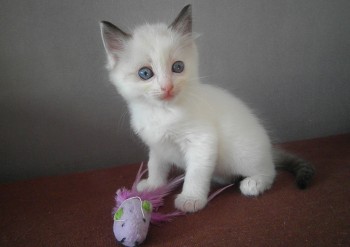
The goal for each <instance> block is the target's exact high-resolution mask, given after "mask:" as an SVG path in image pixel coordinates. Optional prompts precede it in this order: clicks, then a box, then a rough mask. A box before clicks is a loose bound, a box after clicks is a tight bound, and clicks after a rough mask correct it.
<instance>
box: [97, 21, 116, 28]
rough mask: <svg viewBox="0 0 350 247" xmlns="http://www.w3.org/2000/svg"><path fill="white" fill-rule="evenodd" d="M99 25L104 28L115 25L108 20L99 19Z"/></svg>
mask: <svg viewBox="0 0 350 247" xmlns="http://www.w3.org/2000/svg"><path fill="white" fill-rule="evenodd" d="M100 26H101V27H106V28H115V26H114V25H113V24H112V23H110V22H109V21H100Z"/></svg>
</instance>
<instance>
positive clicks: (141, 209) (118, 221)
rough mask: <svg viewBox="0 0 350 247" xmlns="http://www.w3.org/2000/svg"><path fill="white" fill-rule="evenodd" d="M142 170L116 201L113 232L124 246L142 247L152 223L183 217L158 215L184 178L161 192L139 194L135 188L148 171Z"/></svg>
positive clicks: (177, 212) (161, 189) (175, 214)
mask: <svg viewBox="0 0 350 247" xmlns="http://www.w3.org/2000/svg"><path fill="white" fill-rule="evenodd" d="M142 166H143V165H142V164H141V166H140V169H139V171H138V173H137V175H136V179H135V182H134V184H133V185H132V188H131V190H128V189H126V188H122V189H119V190H118V191H117V193H116V197H115V200H116V207H115V208H114V210H113V215H114V216H113V218H114V224H113V232H114V236H115V238H116V240H117V241H118V242H119V243H121V244H123V245H124V246H138V245H140V244H141V243H142V242H143V241H144V240H145V239H146V236H147V233H148V228H149V225H150V223H152V224H160V223H161V222H166V221H170V220H171V219H172V217H174V216H179V215H183V214H184V213H183V212H180V211H174V212H172V213H168V214H162V213H159V212H157V211H158V209H159V207H161V206H162V205H163V204H164V197H165V196H167V195H168V194H169V193H170V192H171V191H172V190H173V189H175V188H176V186H177V185H179V184H180V183H181V182H182V181H183V179H184V176H183V175H181V176H178V177H176V178H174V179H172V180H171V181H170V182H169V183H168V184H166V185H164V186H162V187H160V188H157V189H154V190H145V191H143V192H138V191H137V189H136V186H137V184H138V183H139V182H140V180H141V177H142V176H143V174H144V173H145V172H146V171H147V169H146V170H144V171H142Z"/></svg>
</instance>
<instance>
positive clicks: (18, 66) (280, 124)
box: [0, 0, 350, 181]
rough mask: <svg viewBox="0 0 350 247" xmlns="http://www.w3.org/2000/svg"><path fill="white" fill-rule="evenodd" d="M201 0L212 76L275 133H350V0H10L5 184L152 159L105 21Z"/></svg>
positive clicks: (202, 44) (198, 8) (0, 92)
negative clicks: (129, 106)
mask: <svg viewBox="0 0 350 247" xmlns="http://www.w3.org/2000/svg"><path fill="white" fill-rule="evenodd" d="M187 3H192V4H193V14H194V30H195V31H196V32H198V33H201V34H202V36H201V37H200V38H199V40H198V46H199V52H200V59H201V62H200V71H201V76H203V81H204V82H207V83H213V84H217V85H220V86H222V87H225V88H227V89H228V90H230V91H232V92H234V93H235V94H236V95H238V96H239V97H241V98H242V99H243V100H245V101H246V102H247V103H248V104H249V105H250V106H251V107H252V108H254V109H255V111H256V112H257V113H258V115H259V116H260V117H261V118H262V119H263V120H264V122H265V123H266V126H267V127H268V128H269V129H270V130H271V133H272V136H273V137H274V139H275V140H277V141H287V140H295V139H304V138H311V137H317V136H326V135H333V134H337V133H344V132H349V131H350V114H349V110H350V97H349V96H350V44H349V40H350V31H349V26H350V21H349V18H350V17H349V12H350V1H348V0H344V1H340V0H334V1H333V0H328V1H321V0H309V1H302V0H299V1H295V0H284V1H278V0H275V1H272V0H266V1H264V0H261V1H260V0H256V1H246V0H240V1H229V0H227V1H210V0H206V1H204V0H202V1H199V0H198V1H174V0H166V1H165V0H147V1H146V0H144V1H135V0H129V1H121V0H120V1H117V0H114V1H112V0H108V1H92V0H84V1H83V0H80V1H68V0H60V1H57V0H53V1H44V0H32V1H19V0H11V1H10V0H5V1H2V2H1V4H0V22H1V35H0V116H1V119H0V121H1V122H0V138H1V139H0V181H9V180H15V179H24V178H29V177H33V176H41V175H53V174H61V173H67V172H71V171H79V170H86V169H94V168H99V167H107V166H111V165H118V164H127V163H132V162H137V161H141V160H145V159H147V154H146V149H145V148H144V147H143V145H142V144H141V143H140V141H139V140H138V139H137V138H136V137H135V136H133V135H132V134H131V133H130V130H129V127H128V115H127V113H126V107H125V103H124V102H123V100H122V99H121V98H120V97H119V96H118V95H117V93H116V92H115V90H114V88H113V87H112V86H111V85H110V83H109V82H108V77H107V72H106V71H105V69H104V63H105V53H104V50H103V46H102V42H101V39H100V31H99V25H98V22H99V21H100V20H109V21H111V22H114V23H115V24H117V25H118V26H120V27H121V28H124V29H125V30H128V29H132V28H134V27H135V26H136V25H138V24H140V23H143V22H144V21H148V22H156V21H166V22H168V23H170V22H171V21H172V19H173V18H174V17H175V16H176V14H177V13H178V11H179V10H180V9H181V8H182V7H183V6H184V5H185V4H187Z"/></svg>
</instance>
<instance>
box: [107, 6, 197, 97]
mask: <svg viewBox="0 0 350 247" xmlns="http://www.w3.org/2000/svg"><path fill="white" fill-rule="evenodd" d="M101 32H102V39H103V43H104V46H105V49H106V52H107V58H108V64H107V68H108V70H109V71H110V78H111V81H112V83H113V84H114V85H115V86H116V87H117V89H118V91H119V93H120V94H121V95H122V96H123V97H124V98H125V99H126V100H127V101H133V100H143V101H146V102H149V103H151V104H154V103H156V104H157V103H171V102H175V101H176V99H177V98H179V96H180V95H181V94H182V93H183V92H184V91H185V89H186V87H187V86H189V85H190V84H191V83H196V81H197V80H196V78H197V66H198V65H197V49H196V46H195V43H194V39H193V35H192V17H191V6H190V5H187V6H186V7H184V8H183V9H182V11H181V12H180V14H179V15H178V16H177V18H176V19H175V20H174V21H173V23H172V24H171V25H170V26H167V25H165V24H153V25H150V24H146V25H143V26H140V27H138V28H136V29H135V30H134V31H133V32H132V33H131V34H128V33H126V32H124V31H122V30H121V29H119V28H118V27H116V26H114V25H113V24H111V23H109V22H105V21H103V22H101Z"/></svg>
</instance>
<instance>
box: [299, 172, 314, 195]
mask: <svg viewBox="0 0 350 247" xmlns="http://www.w3.org/2000/svg"><path fill="white" fill-rule="evenodd" d="M314 175H315V170H314V169H313V168H311V167H309V169H308V170H307V171H304V172H302V173H299V174H297V177H296V183H297V186H298V188H299V189H301V190H304V189H306V188H307V187H309V185H310V183H311V181H312V180H313V177H314Z"/></svg>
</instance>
